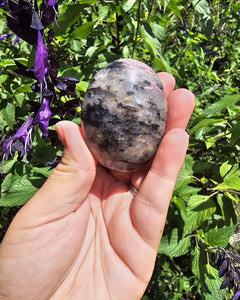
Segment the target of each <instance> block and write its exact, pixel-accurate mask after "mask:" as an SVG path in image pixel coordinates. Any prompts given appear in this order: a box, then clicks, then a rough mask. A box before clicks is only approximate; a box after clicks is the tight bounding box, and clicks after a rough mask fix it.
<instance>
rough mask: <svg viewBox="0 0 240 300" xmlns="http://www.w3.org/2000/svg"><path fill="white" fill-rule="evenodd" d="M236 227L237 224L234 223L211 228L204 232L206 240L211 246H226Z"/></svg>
mask: <svg viewBox="0 0 240 300" xmlns="http://www.w3.org/2000/svg"><path fill="white" fill-rule="evenodd" d="M235 227H236V226H235V225H232V226H225V227H222V228H216V229H210V230H209V231H207V232H206V233H205V234H204V241H205V242H206V243H207V244H208V245H209V246H212V247H213V246H219V247H222V248H225V247H226V246H227V244H228V242H229V238H230V236H231V235H232V234H233V232H234V229H235Z"/></svg>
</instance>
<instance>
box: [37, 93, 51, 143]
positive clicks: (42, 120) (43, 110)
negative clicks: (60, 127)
mask: <svg viewBox="0 0 240 300" xmlns="http://www.w3.org/2000/svg"><path fill="white" fill-rule="evenodd" d="M51 116H52V112H51V110H50V108H49V100H48V99H46V98H43V102H42V104H41V106H40V108H39V110H38V112H37V114H36V116H35V117H34V121H33V124H34V125H35V124H38V126H39V128H40V130H41V132H42V136H43V137H44V138H45V137H47V135H48V123H49V120H50V118H51Z"/></svg>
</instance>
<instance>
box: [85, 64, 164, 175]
mask: <svg viewBox="0 0 240 300" xmlns="http://www.w3.org/2000/svg"><path fill="white" fill-rule="evenodd" d="M166 120H167V101H166V97H165V93H164V91H163V87H162V83H161V81H160V80H159V78H158V76H157V74H156V73H155V72H154V71H153V70H152V68H150V67H149V66H148V65H146V64H144V63H142V62H140V61H138V60H135V59H129V58H123V59H118V60H116V61H113V62H112V63H109V64H107V65H106V66H105V67H104V68H102V69H101V70H99V71H98V72H97V73H96V75H95V76H94V77H93V78H92V80H91V82H90V84H89V86H88V89H87V91H86V94H85V96H84V101H83V106H82V121H83V122H82V130H83V136H84V139H85V141H86V144H87V145H88V147H89V149H90V151H91V152H92V154H93V156H94V157H95V158H96V160H97V161H98V162H99V163H100V164H101V165H103V166H104V167H107V168H109V169H113V170H117V171H134V170H137V169H139V168H141V167H142V166H144V165H145V164H146V163H147V162H149V161H150V160H151V159H152V158H153V157H154V155H155V153H156V151H157V148H158V145H159V143H160V141H161V139H162V137H163V135H164V131H165V125H166Z"/></svg>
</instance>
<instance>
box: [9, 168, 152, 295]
mask: <svg viewBox="0 0 240 300" xmlns="http://www.w3.org/2000/svg"><path fill="white" fill-rule="evenodd" d="M132 200H133V195H132V193H131V192H130V191H129V190H128V186H127V184H126V183H124V182H121V181H119V180H117V179H116V178H115V177H114V176H112V175H111V174H109V173H107V172H106V171H105V170H104V169H103V168H101V167H98V168H97V176H96V179H95V181H94V184H93V186H92V189H91V191H90V193H89V195H88V196H87V198H86V199H85V200H84V201H83V202H82V203H81V205H80V206H79V207H77V208H76V209H74V210H73V211H71V212H69V213H68V214H67V215H63V216H61V218H57V219H55V220H52V219H49V220H48V221H47V222H44V224H38V226H34V224H33V225H32V227H30V228H23V229H22V232H20V233H19V232H16V231H15V230H14V227H13V230H12V232H11V233H12V236H14V235H16V234H17V235H18V236H21V235H24V240H22V242H21V241H20V243H19V244H18V245H17V249H16V248H15V249H14V251H15V252H17V253H19V254H18V256H19V257H18V259H17V261H16V263H18V264H19V262H18V261H19V258H20V261H21V262H22V263H24V264H25V266H24V267H21V263H20V265H19V268H18V270H17V272H16V271H15V273H14V281H15V284H16V290H17V291H19V292H20V291H21V293H22V294H23V295H24V296H25V297H26V295H27V296H28V297H29V299H39V297H37V296H35V294H36V295H41V296H42V298H41V299H49V298H50V297H52V298H51V299H68V297H69V299H77V298H78V299H139V298H140V296H141V295H142V293H143V291H144V289H145V288H146V285H147V282H148V281H149V279H150V276H151V272H152V268H153V264H154V260H155V250H153V248H152V247H151V246H150V245H148V244H147V243H146V242H145V241H144V240H143V239H142V238H141V236H140V235H139V233H138V229H137V228H135V227H134V226H133V223H132V219H131V207H132ZM126 245H127V246H126ZM8 250H9V251H12V250H11V247H9V248H8ZM9 251H7V252H9ZM26 253H27V257H26ZM26 260H27V264H26ZM36 262H37V263H36ZM30 274H34V277H33V276H31V275H30ZM22 279H23V280H24V285H27V286H28V289H27V290H23V287H22V286H21V281H22ZM28 280H29V283H28V284H26V281H28ZM36 287H37V288H36ZM119 289H120V290H121V294H120V295H119V296H118V291H119ZM8 293H10V294H11V291H6V294H8ZM14 293H15V292H14ZM30 295H31V296H30ZM15 296H16V294H15ZM18 297H19V299H21V294H19V296H18ZM31 297H32V298H31ZM27 299H28V298H27Z"/></svg>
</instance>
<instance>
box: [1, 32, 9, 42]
mask: <svg viewBox="0 0 240 300" xmlns="http://www.w3.org/2000/svg"><path fill="white" fill-rule="evenodd" d="M8 36H9V34H8V33H3V34H1V35H0V41H2V40H5V39H6V38H8Z"/></svg>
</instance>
